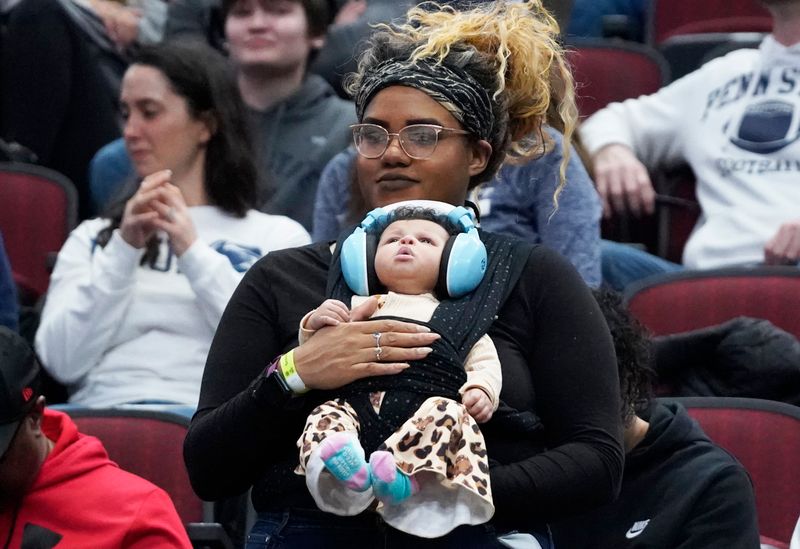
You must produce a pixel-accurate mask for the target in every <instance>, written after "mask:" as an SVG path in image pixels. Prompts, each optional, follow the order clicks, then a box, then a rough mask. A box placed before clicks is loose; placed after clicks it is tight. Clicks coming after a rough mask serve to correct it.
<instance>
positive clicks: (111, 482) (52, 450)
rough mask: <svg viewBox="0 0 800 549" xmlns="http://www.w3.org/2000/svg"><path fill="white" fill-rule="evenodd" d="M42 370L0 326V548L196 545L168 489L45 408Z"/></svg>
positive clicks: (19, 341)
mask: <svg viewBox="0 0 800 549" xmlns="http://www.w3.org/2000/svg"><path fill="white" fill-rule="evenodd" d="M40 371H41V367H40V365H39V361H38V359H37V358H36V355H35V354H34V352H33V350H32V349H31V347H30V346H29V345H28V344H27V342H26V341H25V340H24V339H22V338H21V337H20V336H19V335H17V334H16V333H14V332H12V331H11V330H9V329H7V328H5V327H0V547H2V548H3V549H5V548H8V547H39V548H44V549H47V548H51V547H55V546H58V547H125V548H136V547H141V548H148V549H150V548H161V547H170V548H172V547H178V548H183V547H191V543H190V542H189V538H188V536H187V535H186V530H185V529H184V526H183V524H182V523H181V520H180V518H179V517H178V513H177V511H176V510H175V506H174V505H173V503H172V500H170V498H169V496H168V495H167V493H166V492H164V491H163V490H161V489H160V488H158V487H157V486H155V485H154V484H152V483H150V482H148V481H146V480H144V479H143V478H140V477H137V476H136V475H133V474H131V473H128V472H126V471H123V470H121V469H120V468H119V467H118V466H117V464H116V463H114V462H113V461H111V460H110V459H109V458H108V454H107V453H106V451H105V449H104V448H103V445H102V444H101V443H100V441H99V440H98V439H96V438H94V437H90V436H86V435H83V434H81V433H79V432H78V429H77V426H76V425H75V423H74V422H73V421H72V420H71V419H70V418H69V416H67V415H66V414H64V413H61V412H57V411H55V410H48V409H46V408H45V398H44V396H41V395H40V386H41V378H40Z"/></svg>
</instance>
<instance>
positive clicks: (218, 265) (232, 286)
mask: <svg viewBox="0 0 800 549" xmlns="http://www.w3.org/2000/svg"><path fill="white" fill-rule="evenodd" d="M271 228H273V227H271ZM274 229H276V230H279V229H280V230H281V232H282V234H281V235H280V242H281V245H280V246H278V247H280V248H284V247H286V248H290V247H295V246H304V245H306V244H308V242H309V236H308V233H307V232H306V231H305V229H303V227H302V225H300V224H299V223H291V224H288V223H287V224H281V225H276V226H275V227H274ZM273 249H274V248H273ZM262 251H264V252H267V253H268V252H269V251H270V250H264V249H263V248H262ZM178 267H179V268H180V270H181V272H182V273H183V274H184V275H186V278H187V279H188V280H189V284H190V286H191V287H192V291H194V293H195V295H196V296H197V303H198V306H199V307H200V309H201V310H202V311H203V315H204V316H205V319H206V321H207V322H208V323H209V325H210V326H211V328H212V329H216V327H217V325H218V324H219V319H220V318H221V317H222V312H223V311H224V310H225V306H226V305H227V304H228V301H229V300H230V298H231V296H232V295H233V292H234V290H236V287H237V286H238V285H239V283H240V282H241V280H242V278H243V276H244V273H243V272H240V271H239V270H237V269H236V267H235V266H234V265H233V263H231V259H230V258H229V257H228V256H226V255H224V254H222V253H220V252H218V251H216V250H214V249H212V248H211V246H209V245H208V244H206V243H205V242H203V241H201V240H200V239H199V238H198V239H197V240H195V241H194V243H193V244H192V245H191V246H190V247H189V249H188V250H186V252H185V253H184V254H183V255H182V256H180V257H179V258H178Z"/></svg>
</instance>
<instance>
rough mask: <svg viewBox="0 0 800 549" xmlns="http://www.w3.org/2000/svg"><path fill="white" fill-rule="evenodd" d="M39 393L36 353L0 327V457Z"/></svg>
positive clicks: (18, 338)
mask: <svg viewBox="0 0 800 549" xmlns="http://www.w3.org/2000/svg"><path fill="white" fill-rule="evenodd" d="M40 390H41V367H40V365H39V360H38V359H37V358H36V353H34V352H33V349H31V346H30V345H28V342H27V341H25V340H24V339H23V338H22V337H21V336H20V335H19V334H17V333H16V332H14V331H12V330H9V329H8V328H6V327H5V326H0V456H1V455H3V454H5V452H6V450H8V446H9V444H11V440H12V439H13V438H14V435H15V434H16V432H17V427H18V426H19V422H20V420H22V418H24V417H25V416H26V415H28V412H30V411H31V409H32V408H33V406H34V404H35V403H36V397H38V396H39V392H40Z"/></svg>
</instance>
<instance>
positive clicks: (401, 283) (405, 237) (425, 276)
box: [375, 219, 450, 295]
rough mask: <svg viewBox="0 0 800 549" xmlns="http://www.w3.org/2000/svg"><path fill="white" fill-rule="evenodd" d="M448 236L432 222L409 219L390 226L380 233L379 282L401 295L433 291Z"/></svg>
mask: <svg viewBox="0 0 800 549" xmlns="http://www.w3.org/2000/svg"><path fill="white" fill-rule="evenodd" d="M449 237H450V235H449V234H448V233H447V231H446V230H445V229H444V227H442V226H441V225H439V224H438V223H434V222H433V221H426V220H423V219H407V220H402V221H395V222H394V223H391V224H390V225H389V226H388V227H386V229H385V230H384V231H383V234H381V238H380V240H379V241H378V249H377V251H376V252H375V273H376V274H377V275H378V279H380V281H381V283H383V285H384V286H386V287H387V288H388V289H389V290H391V291H393V292H397V293H400V294H410V295H418V294H423V293H426V292H432V291H433V289H434V288H435V287H436V280H437V278H438V277H439V263H440V262H441V259H442V250H444V246H445V244H446V243H447V240H448V238H449Z"/></svg>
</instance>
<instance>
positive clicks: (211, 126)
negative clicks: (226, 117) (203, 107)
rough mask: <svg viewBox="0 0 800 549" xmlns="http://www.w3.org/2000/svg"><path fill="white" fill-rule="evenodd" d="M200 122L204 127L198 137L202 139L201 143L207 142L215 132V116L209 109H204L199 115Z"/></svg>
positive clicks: (216, 126)
mask: <svg viewBox="0 0 800 549" xmlns="http://www.w3.org/2000/svg"><path fill="white" fill-rule="evenodd" d="M200 122H202V123H203V126H204V127H205V131H204V132H203V133H202V135H201V136H200V138H201V139H202V141H203V143H208V142H209V141H211V138H212V137H213V136H214V134H216V133H217V129H218V122H217V116H216V115H215V114H214V113H213V112H211V111H206V112H204V113H202V114H201V115H200Z"/></svg>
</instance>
